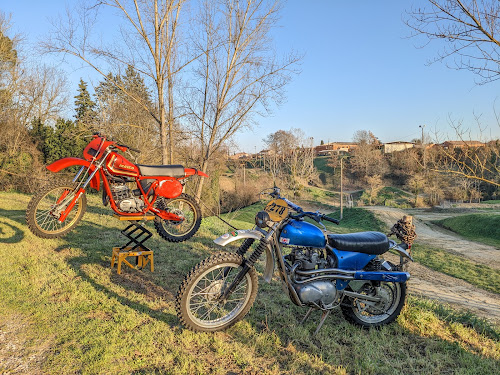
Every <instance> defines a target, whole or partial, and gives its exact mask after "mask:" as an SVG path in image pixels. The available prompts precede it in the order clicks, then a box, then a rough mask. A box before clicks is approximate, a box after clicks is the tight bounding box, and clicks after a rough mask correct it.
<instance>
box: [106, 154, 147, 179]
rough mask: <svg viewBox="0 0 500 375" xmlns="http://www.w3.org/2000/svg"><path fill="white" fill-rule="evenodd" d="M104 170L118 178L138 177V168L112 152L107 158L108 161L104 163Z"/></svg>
mask: <svg viewBox="0 0 500 375" xmlns="http://www.w3.org/2000/svg"><path fill="white" fill-rule="evenodd" d="M106 168H108V170H109V171H110V172H111V173H112V174H115V175H119V176H131V177H137V176H139V168H137V166H135V164H132V163H131V162H129V161H128V160H127V159H125V158H124V157H123V156H121V155H119V154H115V153H114V152H113V153H112V154H111V155H109V156H108V161H107V162H106Z"/></svg>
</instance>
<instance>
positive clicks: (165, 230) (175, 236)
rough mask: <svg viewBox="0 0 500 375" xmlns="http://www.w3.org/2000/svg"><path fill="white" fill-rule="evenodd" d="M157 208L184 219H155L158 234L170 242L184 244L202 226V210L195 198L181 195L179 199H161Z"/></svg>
mask: <svg viewBox="0 0 500 375" xmlns="http://www.w3.org/2000/svg"><path fill="white" fill-rule="evenodd" d="M157 202H158V203H157V204H156V207H157V208H159V209H160V210H164V211H167V212H171V213H173V214H176V215H178V216H180V217H181V218H182V220H181V221H174V220H164V219H161V218H159V217H157V218H156V219H155V228H156V231H157V232H158V234H159V235H160V236H161V237H162V238H163V239H165V240H167V241H170V242H182V241H185V240H187V239H189V238H191V237H193V235H194V234H195V233H196V232H197V231H198V229H199V228H200V224H201V210H200V206H198V203H196V201H195V200H194V198H193V197H191V196H189V195H187V194H181V195H179V196H178V197H177V198H173V199H165V198H159V199H158V201H157Z"/></svg>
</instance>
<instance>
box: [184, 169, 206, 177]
mask: <svg viewBox="0 0 500 375" xmlns="http://www.w3.org/2000/svg"><path fill="white" fill-rule="evenodd" d="M184 173H185V174H186V177H189V176H194V175H195V174H196V175H198V176H201V177H208V174H206V173H203V172H202V171H199V170H198V169H196V168H184Z"/></svg>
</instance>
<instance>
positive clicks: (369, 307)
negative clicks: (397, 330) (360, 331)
mask: <svg viewBox="0 0 500 375" xmlns="http://www.w3.org/2000/svg"><path fill="white" fill-rule="evenodd" d="M358 293H361V294H366V295H369V296H380V297H382V300H381V301H380V302H376V303H373V302H369V301H366V300H362V299H361V298H347V299H346V300H347V303H344V304H342V305H341V309H342V314H343V315H344V318H345V319H346V320H347V321H348V322H350V323H352V324H355V325H359V326H362V327H364V328H370V327H380V326H382V325H386V324H389V323H392V322H393V321H395V320H396V318H397V317H398V315H399V314H400V312H401V309H402V308H403V306H404V304H405V298H406V283H390V282H383V281H381V282H380V289H378V291H377V289H376V288H375V287H373V285H372V284H370V283H367V284H365V286H364V287H363V288H362V289H361V290H360V291H358Z"/></svg>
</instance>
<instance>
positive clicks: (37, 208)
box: [26, 133, 208, 242]
mask: <svg viewBox="0 0 500 375" xmlns="http://www.w3.org/2000/svg"><path fill="white" fill-rule="evenodd" d="M127 150H130V151H134V152H139V151H138V150H135V149H133V148H131V147H128V146H126V145H123V144H119V143H117V142H115V141H112V140H110V139H106V137H105V136H103V135H101V134H97V133H96V134H94V135H93V136H92V141H90V143H89V144H88V145H87V146H86V147H85V149H84V150H83V156H84V158H85V159H80V158H73V157H69V158H63V159H60V160H58V161H56V162H54V163H52V164H50V165H49V166H47V169H48V170H49V171H51V172H59V171H61V170H63V169H65V168H69V167H73V166H81V168H80V170H79V171H78V173H77V174H76V176H75V177H74V178H73V181H72V182H71V183H68V182H61V181H57V182H52V183H49V184H48V185H46V186H45V187H44V188H42V190H41V191H39V192H38V193H37V194H35V196H34V197H33V198H32V199H31V201H30V203H29V204H28V209H27V211H26V221H27V223H28V227H29V229H30V230H31V232H33V234H35V235H36V236H38V237H41V238H57V237H61V236H63V235H65V234H66V233H68V232H69V231H71V230H72V229H73V228H74V227H75V226H76V225H77V224H78V222H79V221H80V220H81V218H82V217H83V214H84V213H85V210H86V207H87V198H86V196H85V190H86V189H87V187H88V185H90V187H92V188H94V189H96V190H98V191H99V190H100V188H101V186H102V187H103V191H102V200H103V204H104V205H105V206H107V205H108V204H110V205H111V208H112V209H113V211H114V212H116V213H117V214H118V215H120V216H135V217H137V216H146V215H151V214H153V215H155V216H156V217H155V220H154V225H155V228H156V231H157V232H158V234H159V235H160V236H161V237H163V238H164V239H165V240H167V241H170V242H181V241H185V240H187V239H189V238H191V237H192V236H193V235H194V234H195V233H196V231H197V230H198V228H199V227H200V224H201V211H200V207H199V206H198V203H197V202H196V200H194V198H192V197H191V196H189V195H187V194H184V193H183V190H184V184H185V183H186V181H187V179H188V177H190V176H193V175H198V176H202V177H208V176H207V175H206V174H205V173H203V172H200V171H198V170H196V169H195V168H184V167H183V166H182V165H154V166H150V165H140V164H133V163H131V162H130V161H128V160H127V159H126V158H125V157H124V156H123V155H120V154H118V153H117V151H122V152H125V151H127ZM134 182H135V185H136V187H137V188H136V189H134V188H130V187H129V184H131V183H134ZM132 186H134V185H132Z"/></svg>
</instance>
